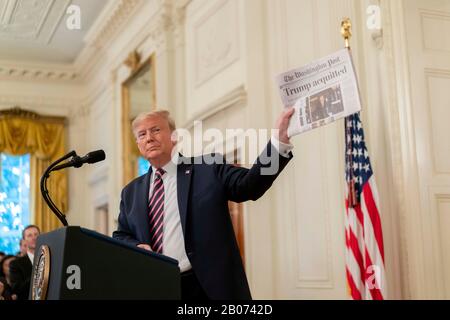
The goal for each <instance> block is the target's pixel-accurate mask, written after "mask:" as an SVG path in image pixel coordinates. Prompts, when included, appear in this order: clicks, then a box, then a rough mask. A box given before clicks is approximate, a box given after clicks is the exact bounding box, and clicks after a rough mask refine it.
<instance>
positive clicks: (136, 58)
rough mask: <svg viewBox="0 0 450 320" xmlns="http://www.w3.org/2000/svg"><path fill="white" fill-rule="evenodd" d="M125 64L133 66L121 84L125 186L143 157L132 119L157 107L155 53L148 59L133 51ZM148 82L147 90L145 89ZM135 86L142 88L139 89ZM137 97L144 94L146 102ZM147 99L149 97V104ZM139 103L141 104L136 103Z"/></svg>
mask: <svg viewBox="0 0 450 320" xmlns="http://www.w3.org/2000/svg"><path fill="white" fill-rule="evenodd" d="M124 64H125V65H126V66H127V67H128V68H130V75H129V76H128V78H127V79H125V81H123V82H122V86H121V91H122V145H123V152H122V161H123V185H126V184H128V183H129V182H130V181H131V180H133V179H134V178H136V177H137V172H138V171H137V168H138V158H139V156H140V153H139V150H138V148H137V146H136V142H135V138H134V136H133V133H132V131H131V122H132V121H133V119H134V117H135V116H136V115H137V114H138V113H140V112H142V111H145V110H147V109H148V111H152V110H155V109H156V72H155V54H152V55H151V56H150V57H149V58H148V59H146V60H145V61H141V56H140V55H139V53H138V52H137V51H133V52H131V53H130V54H129V55H128V58H127V59H126V60H125V61H124ZM146 85H148V91H146ZM136 88H139V91H137V89H136ZM143 89H144V90H143ZM136 92H138V93H136ZM135 96H143V97H144V104H142V103H136V102H135V100H136V99H135ZM141 98H142V97H141ZM147 99H149V100H150V101H148V104H147V102H146V100H147ZM138 104H139V106H136V105H138Z"/></svg>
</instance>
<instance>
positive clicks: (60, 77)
mask: <svg viewBox="0 0 450 320" xmlns="http://www.w3.org/2000/svg"><path fill="white" fill-rule="evenodd" d="M0 78H2V79H20V80H21V79H23V80H41V81H42V80H44V81H70V82H74V81H77V80H78V79H79V74H78V73H77V72H76V71H75V68H74V67H72V66H66V65H51V64H30V63H21V64H20V65H18V64H17V62H11V61H0Z"/></svg>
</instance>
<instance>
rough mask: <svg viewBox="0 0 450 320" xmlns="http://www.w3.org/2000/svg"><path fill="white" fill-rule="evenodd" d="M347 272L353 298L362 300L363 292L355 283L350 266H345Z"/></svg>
mask: <svg viewBox="0 0 450 320" xmlns="http://www.w3.org/2000/svg"><path fill="white" fill-rule="evenodd" d="M345 270H346V273H347V283H348V286H349V287H350V295H351V296H352V299H353V300H361V293H360V292H359V290H358V288H357V287H356V285H355V281H353V277H352V274H351V273H350V271H349V270H348V268H345Z"/></svg>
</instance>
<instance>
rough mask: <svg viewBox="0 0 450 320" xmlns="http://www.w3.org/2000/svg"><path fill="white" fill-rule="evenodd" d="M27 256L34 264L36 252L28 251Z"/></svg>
mask: <svg viewBox="0 0 450 320" xmlns="http://www.w3.org/2000/svg"><path fill="white" fill-rule="evenodd" d="M27 256H28V258H29V259H30V261H31V265H33V262H34V253H31V252H30V251H27Z"/></svg>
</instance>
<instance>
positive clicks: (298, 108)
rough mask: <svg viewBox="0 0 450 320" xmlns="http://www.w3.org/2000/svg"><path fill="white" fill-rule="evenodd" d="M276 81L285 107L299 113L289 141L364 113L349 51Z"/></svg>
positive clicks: (290, 72)
mask: <svg viewBox="0 0 450 320" xmlns="http://www.w3.org/2000/svg"><path fill="white" fill-rule="evenodd" d="M276 80H277V84H278V86H279V90H280V95H281V100H282V101H283V104H284V106H285V107H294V109H295V112H294V115H293V116H292V118H291V121H290V123H289V128H288V135H289V137H292V136H294V135H297V134H300V133H303V132H306V131H309V130H312V129H315V128H318V127H321V126H324V125H326V124H329V123H331V122H333V121H336V120H337V119H340V118H343V117H346V116H348V115H350V114H353V113H356V112H359V111H360V110H361V101H360V96H359V90H358V83H357V78H356V74H355V70H354V67H353V63H352V58H351V55H350V52H349V50H347V49H343V50H340V51H338V52H336V53H334V54H331V55H329V56H327V57H324V58H322V59H319V60H316V61H314V62H312V63H310V64H308V65H306V66H304V67H301V68H298V69H294V70H291V71H288V72H284V73H282V74H280V75H279V76H277V79H276Z"/></svg>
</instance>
